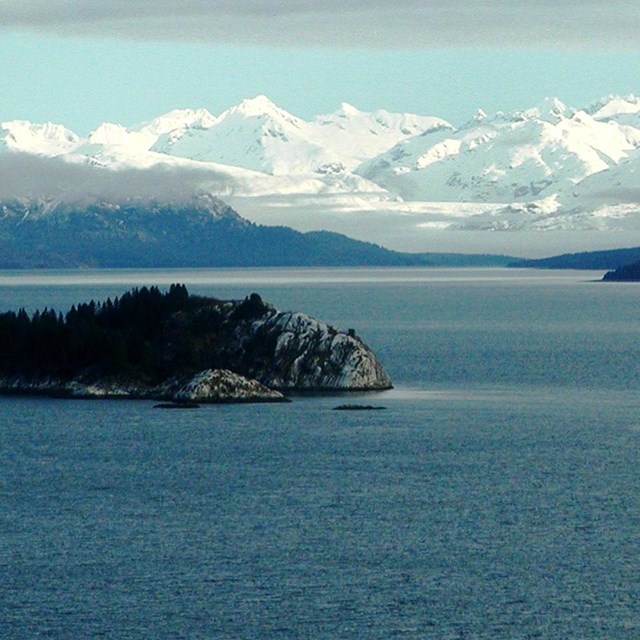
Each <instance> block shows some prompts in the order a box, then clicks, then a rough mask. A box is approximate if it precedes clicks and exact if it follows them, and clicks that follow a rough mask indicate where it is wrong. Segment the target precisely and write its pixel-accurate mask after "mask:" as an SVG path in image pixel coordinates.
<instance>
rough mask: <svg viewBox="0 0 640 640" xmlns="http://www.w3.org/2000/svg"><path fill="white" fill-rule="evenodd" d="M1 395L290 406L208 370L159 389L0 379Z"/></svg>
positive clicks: (275, 394) (260, 388)
mask: <svg viewBox="0 0 640 640" xmlns="http://www.w3.org/2000/svg"><path fill="white" fill-rule="evenodd" d="M0 394H4V395H39V396H49V397H60V398H75V399H79V400H89V399H90V400H126V399H128V400H156V401H165V402H175V403H179V402H198V403H211V404H217V403H249V402H288V399H287V398H286V397H285V396H284V395H283V394H282V393H281V392H280V391H276V390H275V389H269V388H268V387H265V386H264V385H263V384H260V383H259V382H258V381H257V380H249V379H248V378H244V377H243V376H239V375H237V374H235V373H233V372H232V371H228V370H225V369H207V370H205V371H200V372H199V373H197V374H195V375H194V376H190V377H176V378H171V379H169V380H166V381H165V382H163V383H161V384H159V385H144V384H141V383H139V382H134V381H125V380H118V379H114V378H97V379H95V380H90V381H89V380H83V379H77V378H74V379H71V380H62V379H60V378H54V377H42V378H33V377H28V376H4V377H0Z"/></svg>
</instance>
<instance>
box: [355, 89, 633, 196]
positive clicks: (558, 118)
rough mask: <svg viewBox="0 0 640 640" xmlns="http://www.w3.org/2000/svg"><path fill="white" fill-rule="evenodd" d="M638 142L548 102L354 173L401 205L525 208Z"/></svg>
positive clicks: (621, 129) (414, 146)
mask: <svg viewBox="0 0 640 640" xmlns="http://www.w3.org/2000/svg"><path fill="white" fill-rule="evenodd" d="M639 134H640V130H638V129H635V128H632V127H625V126H621V125H619V124H618V123H616V122H615V121H613V120H608V121H600V120H597V119H596V118H595V117H594V116H591V115H589V114H588V113H587V112H586V111H573V110H570V109H568V108H567V107H566V106H565V105H564V104H562V103H561V102H560V101H558V100H555V99H549V100H546V101H545V102H544V103H543V104H542V105H540V106H538V107H535V108H532V109H528V110H526V111H517V112H514V113H510V114H503V113H498V114H496V115H495V116H493V117H488V116H487V115H486V114H484V113H483V112H479V113H478V114H477V115H476V117H474V118H473V119H472V120H470V121H469V122H468V123H466V124H465V125H464V126H462V127H460V128H459V129H457V130H455V131H446V130H445V131H438V132H435V133H426V134H422V135H419V136H414V137H412V138H409V139H407V140H404V141H402V142H400V143H398V144H397V145H395V146H394V147H393V148H391V149H390V150H389V151H387V152H386V153H384V154H382V155H380V156H378V157H377V158H374V159H372V160H369V161H367V162H365V163H363V164H362V165H361V166H360V167H359V168H358V169H357V173H358V174H359V175H362V176H363V177H365V178H367V179H369V180H371V181H373V182H375V183H377V184H379V185H380V186H382V187H384V188H386V189H388V190H390V191H392V192H396V193H398V194H399V195H400V196H401V197H403V198H404V199H407V200H427V201H460V202H505V203H507V202H514V201H528V200H535V199H540V198H544V197H546V196H550V195H553V194H555V193H557V192H559V191H561V190H563V189H567V188H568V187H571V186H573V185H575V184H576V183H578V182H579V181H580V180H582V179H583V178H585V177H586V176H588V175H591V174H593V173H596V172H599V171H604V170H606V169H609V168H610V167H611V166H615V165H616V164H617V163H619V162H620V161H621V160H622V159H624V158H625V157H627V155H628V154H629V153H631V152H632V151H633V150H634V149H635V148H636V147H638V146H640V137H639Z"/></svg>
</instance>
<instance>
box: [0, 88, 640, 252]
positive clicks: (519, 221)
mask: <svg viewBox="0 0 640 640" xmlns="http://www.w3.org/2000/svg"><path fill="white" fill-rule="evenodd" d="M24 157H32V158H35V157H37V158H39V159H42V160H43V161H45V160H46V159H47V158H54V159H55V162H56V163H57V164H56V165H55V167H54V170H51V168H49V169H47V168H45V167H43V166H40V164H32V165H28V163H27V164H25V162H24ZM13 158H15V167H13V168H12V165H11V162H12V159H13ZM0 162H2V167H0V191H2V194H3V195H4V197H11V196H12V194H13V192H14V191H15V192H16V193H18V192H20V189H19V188H17V187H16V185H18V187H19V185H20V181H22V182H23V183H25V184H26V185H27V187H26V188H24V189H23V190H22V192H21V193H24V194H26V195H28V197H29V198H33V197H37V196H38V195H42V196H43V197H46V198H49V199H51V201H58V200H59V199H60V198H62V199H64V198H69V197H74V198H77V197H78V194H79V193H88V196H89V199H90V198H92V197H99V196H100V195H101V189H102V190H107V191H108V192H109V193H113V192H114V191H115V192H117V193H118V194H120V193H123V194H126V193H129V192H130V193H131V194H132V195H134V196H135V195H139V194H137V192H138V191H140V192H141V193H142V192H144V193H145V194H149V193H155V192H156V191H158V190H160V191H167V189H165V188H164V187H167V186H170V187H171V190H172V193H181V194H189V193H192V192H193V191H194V190H202V189H204V190H205V191H208V192H210V193H213V194H216V195H218V196H221V197H224V198H226V199H228V200H230V201H231V202H232V203H233V204H234V205H235V206H237V207H240V210H241V211H242V212H243V213H245V212H246V211H251V212H252V214H251V215H252V216H253V218H252V219H253V220H254V221H259V222H263V223H267V224H274V223H277V224H286V225H292V226H294V227H296V228H298V229H310V228H314V229H315V228H318V226H319V225H320V224H321V225H322V226H323V227H324V228H328V229H333V230H339V231H341V232H350V229H351V228H353V230H354V234H355V235H357V236H358V237H361V238H363V239H367V240H373V241H375V242H381V241H383V242H384V241H386V240H387V238H388V237H389V232H388V229H389V226H388V225H389V224H391V221H392V220H396V221H398V223H399V222H400V220H401V218H402V224H404V225H405V227H406V228H408V227H407V225H406V223H407V220H414V221H418V220H419V222H411V224H415V225H418V228H419V229H420V230H427V229H431V230H442V229H459V228H473V229H492V230H497V229H509V230H512V229H572V228H594V229H601V228H612V225H614V226H615V225H618V226H617V227H616V228H623V227H624V228H627V227H625V226H624V225H622V223H621V222H620V221H621V220H622V218H624V220H625V221H626V222H625V223H624V224H625V225H626V224H627V223H629V224H631V222H629V221H630V220H631V221H632V222H633V220H635V215H636V214H635V212H636V209H637V208H638V209H640V191H639V190H638V188H636V186H635V185H636V182H635V180H636V175H637V170H638V167H639V166H640V98H637V97H635V96H628V97H619V96H607V97H605V98H603V99H601V100H599V101H597V102H593V103H591V104H589V105H587V106H585V107H584V108H580V109H576V108H570V107H567V106H566V105H564V104H563V103H562V102H560V101H559V100H557V99H555V98H549V99H547V100H545V101H544V102H543V103H541V104H540V105H537V106H535V107H531V108H526V109H522V110H518V111H514V112H510V113H503V112H498V113H495V114H490V115H488V114H487V113H485V112H483V111H482V110H478V112H477V113H476V114H475V116H474V117H472V118H471V119H470V120H469V121H468V122H466V123H465V124H463V125H462V126H460V127H457V128H455V127H453V126H452V125H451V124H449V123H448V122H446V121H445V120H443V119H441V118H438V117H434V116H420V115H415V114H406V113H404V114H403V113H390V112H387V111H384V110H378V111H373V112H365V111H360V110H358V109H357V108H355V107H353V106H352V105H349V104H347V103H342V104H341V105H340V106H339V108H338V109H337V110H336V111H335V112H333V113H329V114H325V115H320V116H317V117H315V118H313V119H311V120H304V119H302V118H299V117H298V116H296V115H293V114H291V113H289V112H287V111H285V110H284V109H282V108H280V107H278V106H277V105H275V104H274V103H273V102H272V101H271V100H269V99H268V98H267V97H265V96H258V97H256V98H252V99H248V100H243V101H242V102H241V103H240V104H238V105H236V106H234V107H231V108H229V109H227V110H226V111H224V112H222V113H221V114H219V115H214V114H212V113H210V112H209V111H207V110H206V109H175V110H173V111H170V112H168V113H166V114H164V115H161V116H159V117H157V118H155V119H153V120H150V121H148V122H144V123H141V124H137V125H133V126H125V125H123V124H118V123H103V124H101V125H100V126H99V127H97V128H96V129H95V130H94V131H92V132H91V133H90V134H88V135H87V136H86V137H80V136H78V135H77V134H75V133H73V132H72V131H70V130H68V129H66V128H65V127H64V126H63V125H61V124H52V123H45V124H33V123H30V122H27V121H20V120H14V121H11V122H4V123H2V124H0ZM50 162H53V160H51V161H50ZM27 166H30V167H31V168H34V167H36V169H34V170H37V171H38V172H39V174H38V179H33V177H29V175H27V174H28V171H25V170H24V167H27ZM65 167H67V168H68V169H69V176H68V179H65V177H64V174H65V170H64V169H65ZM83 167H84V168H86V169H104V170H105V172H104V174H105V175H107V174H108V175H109V176H111V177H108V178H107V179H106V180H102V179H96V175H97V174H95V173H86V172H83V170H81V169H82V168H83ZM29 170H31V169H29ZM150 173H151V174H152V175H151V176H149V174H150ZM143 174H145V175H147V176H148V179H145V180H142V179H141V176H142V175H143ZM49 175H50V176H53V177H48V176H49ZM101 175H102V174H101ZM3 176H4V177H3ZM7 176H8V177H7ZM159 180H160V181H161V183H162V184H161V183H160V182H159ZM61 185H63V186H61ZM176 185H179V188H177V187H176ZM45 187H46V193H45ZM38 190H40V191H42V192H43V193H42V194H39V193H38ZM638 217H639V222H638V224H637V225H636V226H638V229H639V230H640V216H638ZM303 218H306V219H305V221H304V222H302V220H303ZM632 218H633V220H632ZM345 219H349V220H350V221H351V222H349V224H347V225H346V227H345V224H344V223H343V220H345ZM365 219H366V220H367V223H366V224H363V222H364V221H365ZM374 219H378V220H380V221H382V222H383V223H384V225H386V226H385V229H386V230H385V231H384V233H382V232H380V233H379V234H378V235H376V234H375V233H374V229H373V225H372V224H370V221H372V220H374ZM320 220H321V221H322V222H321V223H320V222H319V221H320ZM633 224H635V222H633ZM621 225H622V226H621ZM347 227H348V228H347ZM420 233H423V231H420ZM396 246H397V247H399V248H400V247H401V245H396ZM405 246H407V245H405ZM411 246H412V247H415V246H416V245H415V244H414V243H413V240H412V243H411Z"/></svg>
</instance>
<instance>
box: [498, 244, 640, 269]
mask: <svg viewBox="0 0 640 640" xmlns="http://www.w3.org/2000/svg"><path fill="white" fill-rule="evenodd" d="M638 261H640V247H631V248H628V249H606V250H603V251H583V252H580V253H564V254H562V255H558V256H551V257H549V258H538V259H528V260H516V261H513V262H510V263H509V264H508V265H507V266H509V267H514V268H531V269H617V268H618V267H621V266H622V265H626V264H629V263H632V262H638Z"/></svg>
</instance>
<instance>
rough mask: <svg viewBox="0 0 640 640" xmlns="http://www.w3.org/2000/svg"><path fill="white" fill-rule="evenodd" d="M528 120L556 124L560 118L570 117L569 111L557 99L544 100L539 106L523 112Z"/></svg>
mask: <svg viewBox="0 0 640 640" xmlns="http://www.w3.org/2000/svg"><path fill="white" fill-rule="evenodd" d="M523 113H524V115H525V116H526V117H528V118H537V119H539V120H544V121H545V122H552V123H554V124H555V123H557V122H559V121H560V120H562V118H565V117H567V116H570V115H571V111H570V110H569V108H568V107H567V105H566V104H564V102H562V101H561V100H558V98H549V97H547V98H545V99H544V100H543V101H542V102H541V103H540V104H539V105H537V106H535V107H533V108H532V109H527V110H526V111H524V112H523Z"/></svg>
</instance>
